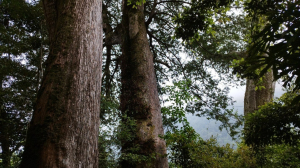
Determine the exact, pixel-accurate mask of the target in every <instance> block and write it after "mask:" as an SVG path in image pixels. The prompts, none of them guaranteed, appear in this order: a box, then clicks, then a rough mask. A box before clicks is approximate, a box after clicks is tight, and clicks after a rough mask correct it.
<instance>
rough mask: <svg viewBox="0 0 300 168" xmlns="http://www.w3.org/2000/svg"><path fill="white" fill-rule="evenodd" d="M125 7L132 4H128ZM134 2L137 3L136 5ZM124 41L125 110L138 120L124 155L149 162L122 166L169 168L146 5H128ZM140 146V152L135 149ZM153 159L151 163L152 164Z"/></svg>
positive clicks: (123, 20)
mask: <svg viewBox="0 0 300 168" xmlns="http://www.w3.org/2000/svg"><path fill="white" fill-rule="evenodd" d="M123 3H124V4H128V3H130V1H124V2H123ZM132 3H134V2H132ZM122 27H123V33H124V35H123V39H122V56H121V60H122V63H121V69H122V75H121V82H122V89H121V111H122V113H123V114H125V115H127V116H129V117H132V118H133V119H134V120H136V132H133V134H135V136H134V138H133V139H132V140H129V141H127V142H124V144H123V145H122V152H124V153H125V152H131V153H133V154H139V155H144V156H146V157H148V158H147V159H148V160H142V161H141V162H136V163H130V161H128V160H123V161H121V165H122V167H142V166H146V167H162V168H164V167H168V161H167V158H166V144H165V141H164V140H163V139H162V138H160V137H159V135H163V134H164V132H163V127H162V126H163V125H162V117H161V109H160V103H159V98H158V92H157V84H156V78H155V72H154V65H153V55H152V53H151V51H150V47H149V43H148V39H147V30H146V26H145V16H144V6H143V5H138V6H137V7H136V8H134V6H133V5H125V6H124V8H123V18H122ZM136 145H137V146H138V147H137V148H138V149H137V151H134V150H132V148H133V147H134V146H136ZM153 155H154V156H153ZM149 160H150V161H149Z"/></svg>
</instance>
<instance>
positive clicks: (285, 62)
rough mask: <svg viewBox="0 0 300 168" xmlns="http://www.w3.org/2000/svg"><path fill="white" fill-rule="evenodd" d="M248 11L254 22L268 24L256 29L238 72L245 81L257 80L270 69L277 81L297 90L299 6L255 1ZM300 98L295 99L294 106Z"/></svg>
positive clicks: (249, 4) (251, 2)
mask: <svg viewBox="0 0 300 168" xmlns="http://www.w3.org/2000/svg"><path fill="white" fill-rule="evenodd" d="M246 7H247V9H248V12H249V15H250V16H251V17H253V19H254V20H261V19H263V20H265V22H267V24H266V25H265V26H264V27H263V28H260V27H259V26H258V27H259V28H256V29H254V30H255V31H254V32H253V33H252V34H253V39H252V43H251V46H250V49H249V53H248V55H249V56H248V57H247V58H246V59H245V61H243V63H242V64H241V66H240V67H239V68H237V69H236V71H244V72H245V73H244V75H243V76H244V77H250V78H258V77H262V76H263V75H264V74H265V73H267V72H268V70H269V69H270V68H271V69H272V71H273V76H274V80H277V79H279V78H282V80H283V82H284V86H288V87H289V86H291V83H293V82H295V87H294V90H298V89H299V88H300V84H299V83H300V82H299V81H300V79H299V68H298V64H299V53H300V52H299V38H298V37H299V32H300V31H299V29H298V28H299V22H298V20H299V17H300V16H299V13H300V12H299V4H298V3H297V2H296V1H287V0H280V1H275V2H274V1H272V0H264V1H256V0H252V1H250V2H249V3H247V4H246ZM262 17H264V18H262ZM258 69H261V70H260V72H259V75H257V74H254V73H253V72H256V71H257V70H258ZM299 98H300V96H297V97H296V98H295V103H296V102H298V101H299Z"/></svg>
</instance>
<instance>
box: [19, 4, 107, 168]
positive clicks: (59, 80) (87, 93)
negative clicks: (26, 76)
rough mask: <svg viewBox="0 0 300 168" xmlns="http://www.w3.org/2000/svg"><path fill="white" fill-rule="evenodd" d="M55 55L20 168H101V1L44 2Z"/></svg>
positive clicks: (48, 66)
mask: <svg viewBox="0 0 300 168" xmlns="http://www.w3.org/2000/svg"><path fill="white" fill-rule="evenodd" d="M43 6H44V11H45V16H46V21H47V26H48V30H49V40H50V53H49V56H48V59H47V62H46V70H45V74H44V76H43V80H42V84H41V88H40V90H39V94H38V97H37V103H36V106H35V110H34V113H33V117H32V120H31V122H30V127H29V130H28V134H27V140H26V145H25V151H24V154H23V158H22V162H21V166H20V167H21V168H58V167H59V168H77V167H84V168H96V167H98V165H97V163H98V151H97V146H98V145H97V144H98V130H99V120H100V119H99V113H100V89H101V87H100V86H101V64H102V60H101V59H102V58H101V57H102V15H101V13H102V11H101V10H102V1H99V0H66V1H58V0H44V1H43Z"/></svg>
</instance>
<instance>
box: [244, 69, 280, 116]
mask: <svg viewBox="0 0 300 168" xmlns="http://www.w3.org/2000/svg"><path fill="white" fill-rule="evenodd" d="M273 80H274V77H273V72H272V71H269V72H267V73H266V74H265V76H264V78H263V83H262V84H261V85H262V86H264V87H265V88H264V89H257V90H255V82H254V80H251V79H247V83H246V92H245V98H244V115H245V116H246V115H247V114H249V113H252V112H254V111H255V110H257V109H258V107H259V106H261V105H264V104H265V103H267V102H270V101H272V99H273V97H274V91H275V83H274V82H273Z"/></svg>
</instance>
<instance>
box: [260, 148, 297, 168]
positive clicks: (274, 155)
mask: <svg viewBox="0 0 300 168" xmlns="http://www.w3.org/2000/svg"><path fill="white" fill-rule="evenodd" d="M263 159H264V163H263V165H264V167H274V168H276V167H278V168H281V167H299V165H300V143H299V142H298V144H297V145H292V146H291V145H287V144H280V145H270V146H267V147H266V148H265V149H264V158H263Z"/></svg>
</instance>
